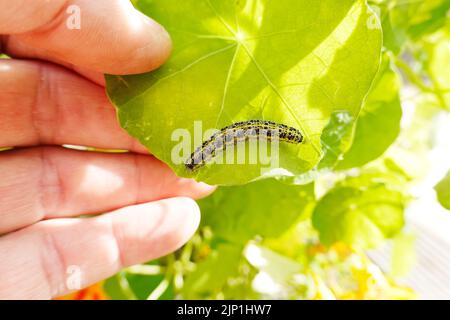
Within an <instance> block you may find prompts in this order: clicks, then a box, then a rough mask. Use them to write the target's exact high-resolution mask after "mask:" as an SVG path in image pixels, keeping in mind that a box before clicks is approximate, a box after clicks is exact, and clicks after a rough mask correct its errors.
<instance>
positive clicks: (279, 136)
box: [185, 120, 304, 171]
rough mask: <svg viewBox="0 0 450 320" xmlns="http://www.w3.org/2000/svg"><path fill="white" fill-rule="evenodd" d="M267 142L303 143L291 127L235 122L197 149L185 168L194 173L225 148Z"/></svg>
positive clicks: (301, 136) (261, 122)
mask: <svg viewBox="0 0 450 320" xmlns="http://www.w3.org/2000/svg"><path fill="white" fill-rule="evenodd" d="M263 138H265V139H266V140H267V141H273V140H278V141H283V142H287V143H291V144H300V143H302V142H303V140H304V138H303V134H302V133H301V132H300V131H299V130H297V129H295V128H292V127H289V126H287V125H284V124H278V123H275V122H272V121H265V120H249V121H244V122H236V123H234V124H232V125H230V126H227V127H225V128H223V129H221V130H219V131H218V132H216V133H215V134H214V135H212V136H211V137H210V138H209V139H208V140H206V141H205V142H203V144H202V146H201V147H199V148H197V149H196V150H195V151H194V152H193V153H192V154H191V156H190V157H189V159H187V161H186V162H185V166H186V168H187V169H188V170H190V171H196V170H198V169H199V168H201V167H203V166H205V165H206V164H207V163H208V162H209V161H210V160H212V159H213V158H214V157H215V156H216V155H217V154H218V153H219V152H220V151H223V150H225V149H226V147H227V146H230V145H236V144H237V143H238V142H243V141H248V140H252V139H263Z"/></svg>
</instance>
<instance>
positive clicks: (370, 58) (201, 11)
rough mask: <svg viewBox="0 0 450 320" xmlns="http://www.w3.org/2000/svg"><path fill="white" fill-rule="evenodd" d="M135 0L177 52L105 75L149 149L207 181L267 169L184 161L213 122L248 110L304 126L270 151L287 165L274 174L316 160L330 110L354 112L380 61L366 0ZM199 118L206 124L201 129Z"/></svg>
mask: <svg viewBox="0 0 450 320" xmlns="http://www.w3.org/2000/svg"><path fill="white" fill-rule="evenodd" d="M136 5H137V8H139V9H140V10H141V11H143V12H144V13H146V14H148V15H151V16H152V17H153V18H155V19H156V20H157V21H159V22H160V23H162V24H163V25H164V26H165V27H166V28H167V29H168V31H169V32H170V34H171V36H172V38H173V43H174V49H173V54H172V57H171V59H170V60H169V61H168V62H167V64H165V65H164V66H163V67H162V68H160V69H159V70H157V71H155V72H152V73H148V74H142V75H135V76H125V77H123V76H108V77H107V90H108V94H109V96H110V98H111V100H112V101H113V103H114V104H115V105H116V106H117V110H118V115H119V119H120V122H121V124H122V126H123V127H124V128H125V129H126V130H127V131H128V132H129V133H130V134H131V135H133V136H134V137H136V138H138V139H139V140H140V141H141V142H142V143H143V144H144V145H145V146H147V147H148V148H149V150H151V152H152V154H154V155H155V156H156V157H158V158H159V159H161V160H163V161H164V162H166V163H168V164H169V166H170V167H171V168H173V169H174V171H175V172H176V173H177V174H179V175H181V176H186V177H194V178H196V179H197V180H202V181H205V182H208V183H210V184H225V185H231V184H243V183H247V182H249V181H252V180H255V179H257V178H259V177H261V176H264V175H265V173H264V170H262V169H264V168H265V167H266V166H264V164H262V163H258V164H249V163H247V164H245V165H236V164H233V165H232V164H229V165H228V164H227V165H224V164H215V163H211V164H209V165H207V166H206V167H203V168H201V169H200V170H198V171H195V172H190V171H189V170H187V169H186V167H185V166H184V161H185V160H186V159H188V157H189V156H190V153H191V152H192V151H194V150H195V148H197V147H199V146H201V144H202V141H204V140H205V139H206V138H208V137H209V136H210V135H208V134H205V136H203V134H204V133H205V131H206V130H207V129H221V128H224V127H225V126H228V125H230V124H232V123H235V122H238V121H246V120H249V119H265V120H271V121H274V122H277V123H283V124H286V125H289V126H292V127H295V128H296V129H298V130H300V131H302V133H303V134H304V136H305V142H304V143H302V144H300V145H291V144H286V143H281V144H280V150H279V153H278V154H277V153H275V154H273V155H272V157H273V158H274V159H277V160H278V163H279V165H278V166H279V168H281V169H284V170H278V171H277V174H279V175H292V174H295V175H296V174H301V173H305V172H308V171H309V170H311V169H312V168H314V167H316V165H317V164H318V163H319V161H320V160H321V157H322V153H323V151H322V145H321V141H320V138H321V135H322V131H323V129H324V128H325V126H326V125H327V124H328V123H329V121H330V117H331V115H332V114H333V112H335V111H345V112H348V113H349V114H350V115H352V116H353V117H356V115H357V114H358V113H359V111H360V107H361V103H362V101H363V99H364V97H365V96H366V94H367V91H368V90H369V87H370V84H371V82H372V80H373V78H374V76H375V74H376V71H377V69H378V66H379V62H380V50H381V32H380V27H379V24H378V22H377V18H376V17H375V15H374V13H373V12H372V11H371V10H370V9H369V8H368V6H367V5H366V3H365V1H363V0H356V1H355V0H341V1H335V0H321V1H308V0H277V1H268V0H247V1H245V0H241V1H225V0H183V1H180V0H141V1H136ZM195 121H201V125H202V129H203V131H202V130H197V131H198V132H196V133H197V134H194V131H195V130H194V122H195ZM181 129H185V130H187V131H186V132H185V131H183V134H181V133H180V132H181V131H179V130H181ZM177 130H178V131H177ZM174 133H176V134H180V135H181V136H182V137H184V139H181V138H180V139H177V138H179V136H178V137H175V136H173V134H174ZM174 148H175V149H174Z"/></svg>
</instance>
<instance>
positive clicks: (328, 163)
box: [318, 112, 354, 170]
mask: <svg viewBox="0 0 450 320" xmlns="http://www.w3.org/2000/svg"><path fill="white" fill-rule="evenodd" d="M353 121H354V118H353V117H352V115H351V114H349V113H348V112H335V113H333V114H332V115H331V120H330V123H329V124H328V125H327V126H326V127H325V129H324V130H323V133H322V138H321V139H322V145H323V146H324V156H323V158H322V160H321V161H320V163H319V166H318V169H319V170H320V169H326V168H333V167H334V166H335V165H336V163H337V162H338V161H339V159H341V157H342V155H343V154H344V152H345V151H347V150H348V146H349V145H350V144H351V137H352V130H353V123H354V122H353Z"/></svg>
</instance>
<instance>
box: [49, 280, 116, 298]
mask: <svg viewBox="0 0 450 320" xmlns="http://www.w3.org/2000/svg"><path fill="white" fill-rule="evenodd" d="M57 300H108V296H107V295H106V293H105V292H104V291H103V282H99V283H96V284H94V285H92V286H90V287H87V288H85V289H83V290H80V291H77V292H74V293H71V294H69V295H66V296H63V297H59V298H58V299H57Z"/></svg>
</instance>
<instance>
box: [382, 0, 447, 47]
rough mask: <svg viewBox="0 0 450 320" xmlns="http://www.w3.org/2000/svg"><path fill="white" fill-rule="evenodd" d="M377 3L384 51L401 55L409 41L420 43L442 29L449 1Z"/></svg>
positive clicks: (386, 1)
mask: <svg viewBox="0 0 450 320" xmlns="http://www.w3.org/2000/svg"><path fill="white" fill-rule="evenodd" d="M374 2H376V3H375V5H376V8H377V9H379V11H380V16H381V24H382V29H383V35H384V39H383V40H384V41H383V44H384V46H385V47H386V48H388V49H389V50H391V51H392V52H393V53H395V54H399V53H401V52H402V50H403V49H404V47H405V46H406V44H407V43H408V40H409V39H412V40H415V41H417V40H419V39H420V38H421V37H424V36H426V35H428V34H431V33H433V32H435V31H437V30H439V29H440V28H442V27H443V26H444V25H445V23H446V21H447V20H448V18H447V15H448V11H449V9H450V2H449V1H448V0H426V1H414V0H413V1H404V0H382V1H376V0H375V1H374Z"/></svg>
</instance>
